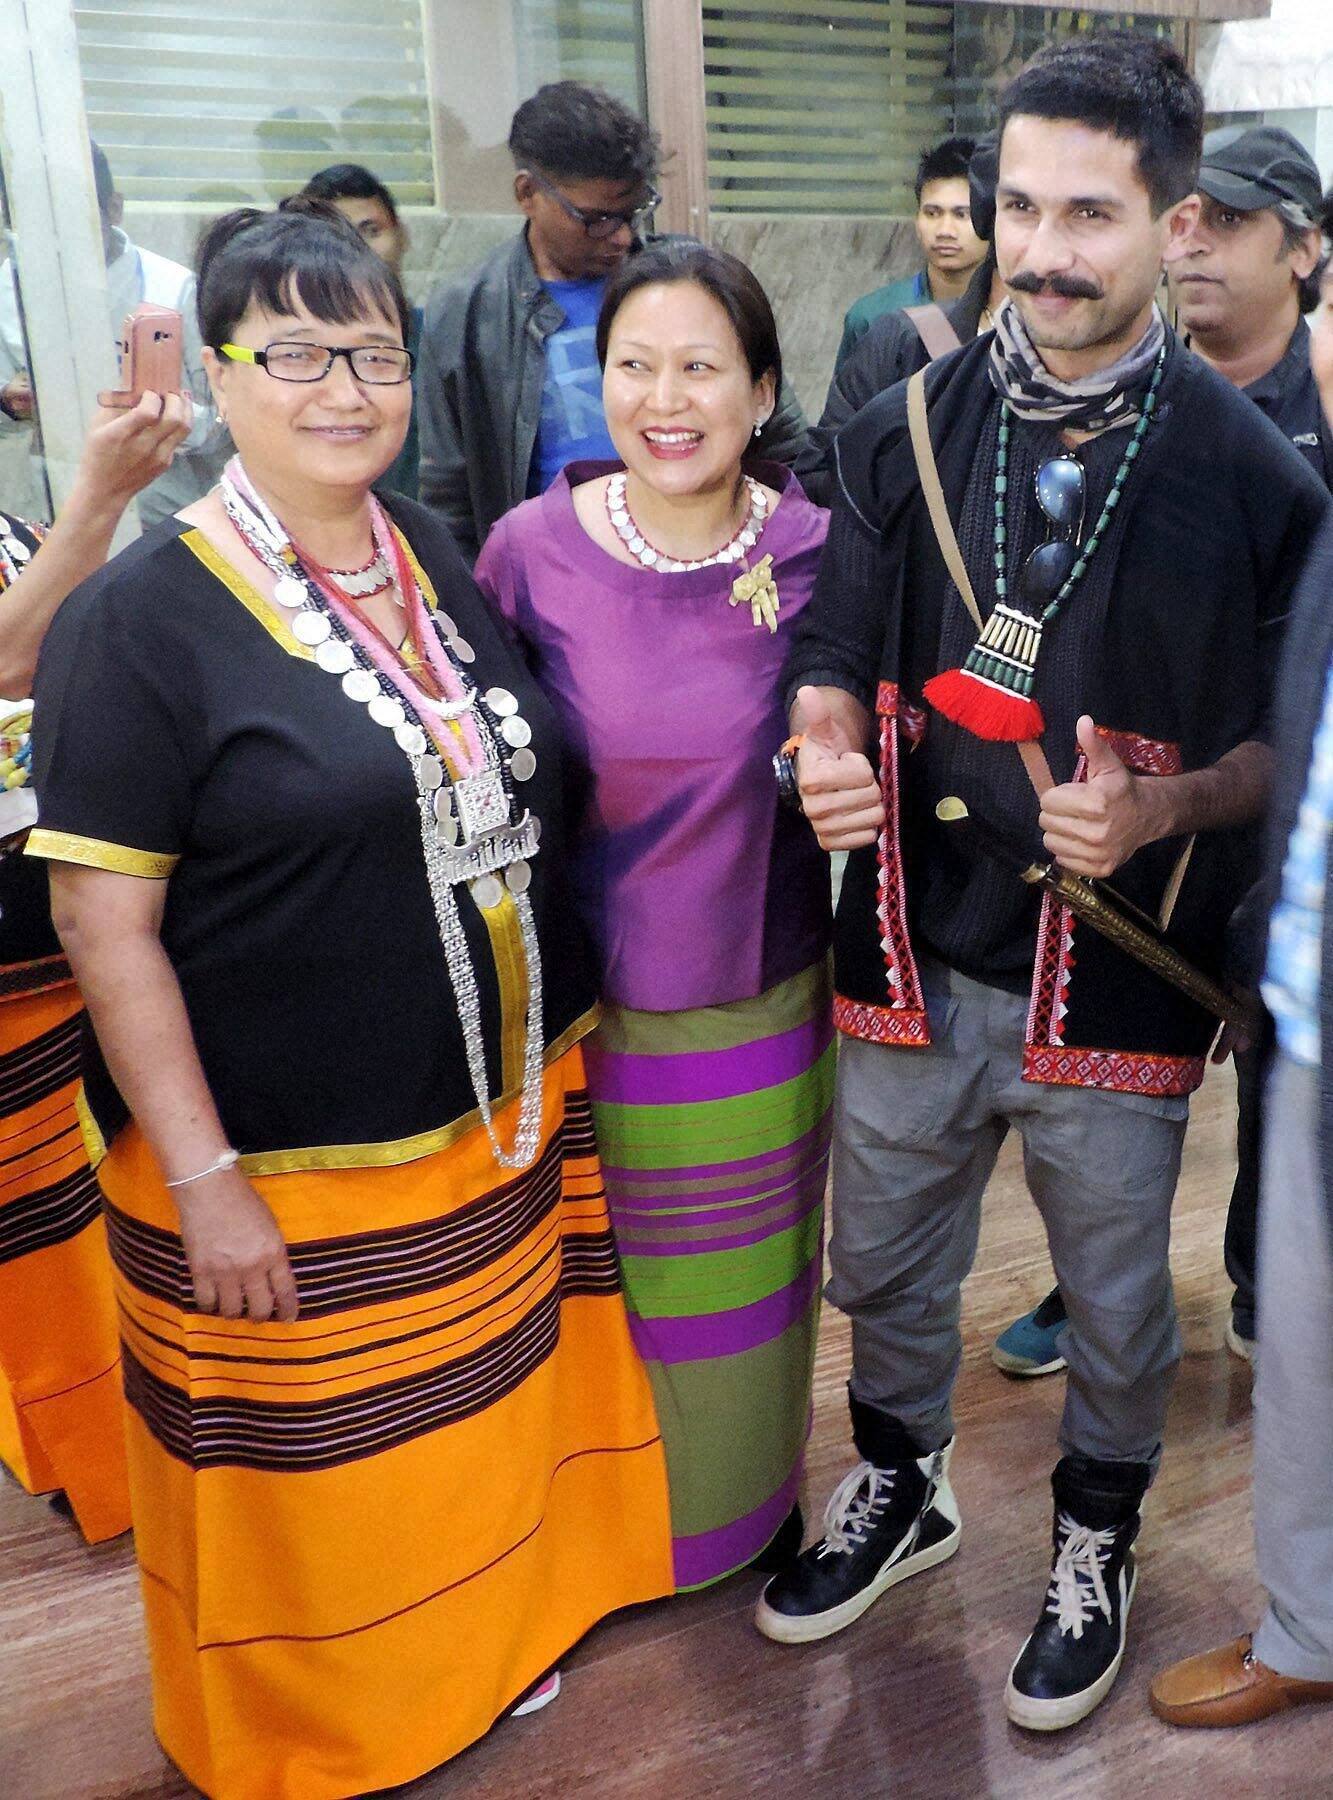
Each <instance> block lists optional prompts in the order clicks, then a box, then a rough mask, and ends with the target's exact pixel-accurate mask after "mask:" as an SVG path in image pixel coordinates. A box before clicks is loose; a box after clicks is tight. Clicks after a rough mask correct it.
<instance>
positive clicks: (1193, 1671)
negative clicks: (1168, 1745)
mask: <svg viewBox="0 0 1333 1800" xmlns="http://www.w3.org/2000/svg"><path fill="white" fill-rule="evenodd" d="M1150 1698H1151V1700H1152V1709H1153V1711H1154V1712H1155V1713H1156V1714H1157V1717H1158V1718H1159V1719H1165V1720H1166V1723H1167V1724H1168V1725H1214V1726H1217V1725H1252V1724H1253V1723H1254V1721H1255V1720H1256V1719H1267V1718H1270V1717H1271V1716H1272V1714H1273V1713H1278V1712H1285V1711H1286V1710H1287V1708H1288V1707H1292V1706H1314V1705H1318V1704H1319V1703H1320V1702H1321V1701H1333V1681H1298V1680H1297V1678H1296V1677H1295V1676H1294V1675H1279V1674H1278V1672H1277V1670H1276V1669H1270V1668H1268V1667H1267V1665H1266V1664H1264V1663H1261V1662H1260V1661H1259V1659H1258V1657H1257V1656H1256V1655H1255V1654H1254V1651H1253V1650H1252V1649H1251V1648H1250V1640H1249V1638H1248V1637H1241V1638H1237V1639H1236V1641H1235V1643H1234V1644H1225V1645H1223V1647H1222V1648H1221V1649H1220V1650H1208V1651H1205V1653H1204V1654H1203V1655H1202V1656H1189V1657H1186V1659H1185V1661H1184V1662H1178V1663H1175V1664H1173V1666H1172V1667H1171V1668H1169V1669H1163V1670H1162V1673H1161V1674H1160V1675H1159V1676H1158V1677H1157V1678H1156V1680H1155V1681H1154V1682H1153V1684H1152V1689H1151V1693H1150Z"/></svg>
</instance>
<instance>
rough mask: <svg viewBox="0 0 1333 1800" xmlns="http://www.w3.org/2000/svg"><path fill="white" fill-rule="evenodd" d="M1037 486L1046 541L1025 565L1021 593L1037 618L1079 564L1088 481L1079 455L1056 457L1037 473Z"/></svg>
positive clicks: (1035, 480) (1028, 607) (1028, 609)
mask: <svg viewBox="0 0 1333 1800" xmlns="http://www.w3.org/2000/svg"><path fill="white" fill-rule="evenodd" d="M1034 485H1035V487H1036V490H1037V505H1038V506H1039V507H1040V508H1041V510H1042V512H1043V513H1044V514H1045V516H1046V525H1047V538H1046V542H1045V543H1044V544H1039V545H1038V546H1037V548H1036V549H1035V550H1034V551H1033V552H1032V554H1031V556H1029V557H1028V559H1027V561H1026V562H1025V563H1024V564H1023V572H1022V574H1021V575H1020V576H1019V578H1018V593H1019V598H1020V599H1021V601H1022V602H1023V605H1024V607H1025V608H1026V610H1027V611H1028V612H1030V613H1033V614H1034V615H1035V614H1039V613H1041V612H1042V611H1043V610H1044V609H1045V608H1046V607H1047V606H1049V605H1050V603H1051V601H1052V600H1054V598H1055V596H1056V595H1057V594H1058V593H1059V592H1060V589H1061V588H1062V587H1063V586H1064V584H1065V582H1066V581H1068V579H1069V577H1070V575H1071V573H1072V572H1073V568H1074V564H1075V563H1076V562H1077V561H1078V558H1079V538H1080V536H1081V535H1082V532H1083V512H1084V508H1085V506H1086V504H1087V497H1088V478H1087V475H1086V474H1085V472H1084V468H1083V464H1082V463H1081V462H1080V461H1079V460H1078V458H1077V457H1076V456H1053V457H1052V458H1051V459H1050V461H1049V462H1044V463H1043V464H1042V465H1041V467H1040V468H1039V469H1038V470H1037V473H1036V476H1035V478H1034Z"/></svg>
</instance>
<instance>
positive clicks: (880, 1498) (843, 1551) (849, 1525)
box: [820, 1462, 893, 1556]
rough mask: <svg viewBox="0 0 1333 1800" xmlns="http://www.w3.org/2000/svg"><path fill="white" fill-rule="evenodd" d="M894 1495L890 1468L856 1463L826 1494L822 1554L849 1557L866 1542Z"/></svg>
mask: <svg viewBox="0 0 1333 1800" xmlns="http://www.w3.org/2000/svg"><path fill="white" fill-rule="evenodd" d="M892 1496H893V1471H892V1470H891V1469H877V1468H876V1467H875V1465H874V1463H868V1462H863V1463H857V1465H856V1467H855V1468H854V1469H853V1470H851V1472H850V1473H849V1474H848V1475H847V1476H846V1478H845V1479H844V1480H842V1481H840V1482H839V1483H838V1485H837V1487H836V1488H834V1490H833V1492H832V1493H831V1494H830V1495H829V1503H828V1505H827V1506H826V1507H825V1508H824V1542H823V1544H822V1545H821V1547H820V1553H821V1555H824V1556H849V1555H850V1554H851V1552H852V1551H853V1550H859V1549H860V1547H861V1545H862V1544H864V1543H865V1541H866V1536H867V1534H868V1533H869V1532H870V1531H871V1530H873V1529H874V1527H875V1525H876V1524H878V1522H879V1515H880V1513H881V1512H882V1511H883V1510H884V1508H885V1507H886V1506H887V1505H888V1503H889V1501H890V1499H891V1498H892Z"/></svg>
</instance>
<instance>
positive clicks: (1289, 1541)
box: [1254, 1056, 1333, 1681]
mask: <svg viewBox="0 0 1333 1800" xmlns="http://www.w3.org/2000/svg"><path fill="white" fill-rule="evenodd" d="M1267 1098H1268V1115H1267V1118H1266V1119H1265V1121H1264V1173H1263V1199H1262V1203H1261V1206H1260V1211H1259V1238H1260V1243H1259V1369H1258V1374H1257V1377H1256V1380H1255V1388H1254V1531H1255V1541H1256V1545H1257V1549H1258V1557H1259V1575H1260V1578H1261V1580H1262V1581H1263V1584H1264V1586H1265V1587H1266V1588H1267V1589H1268V1593H1269V1604H1268V1611H1267V1613H1266V1614H1265V1616H1264V1619H1263V1622H1262V1624H1261V1625H1260V1626H1259V1629H1258V1631H1257V1632H1256V1633H1255V1636H1254V1650H1255V1654H1256V1656H1258V1658H1259V1660H1260V1662H1263V1663H1267V1664H1268V1667H1269V1668H1270V1669H1276V1670H1277V1671H1278V1673H1279V1674H1281V1675H1294V1676H1297V1677H1299V1678H1300V1679H1302V1680H1305V1681H1333V1244H1330V1241H1329V1227H1328V1203H1327V1200H1326V1198H1325V1195H1324V1184H1323V1178H1322V1176H1321V1175H1320V1172H1319V1149H1318V1142H1317V1137H1318V1107H1319V1078H1318V1075H1317V1073H1316V1071H1315V1070H1314V1069H1307V1068H1305V1067H1303V1066H1302V1065H1301V1064H1300V1063H1296V1062H1292V1061H1291V1060H1290V1059H1289V1058H1287V1057H1285V1056H1279V1057H1278V1059H1277V1062H1276V1064H1275V1065H1274V1068H1273V1072H1272V1075H1271V1077H1270V1079H1269V1086H1268V1096H1267Z"/></svg>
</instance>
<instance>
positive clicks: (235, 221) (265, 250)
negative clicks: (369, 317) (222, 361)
mask: <svg viewBox="0 0 1333 1800" xmlns="http://www.w3.org/2000/svg"><path fill="white" fill-rule="evenodd" d="M198 275H199V292H198V299H197V306H198V313H199V335H200V337H201V338H202V339H203V341H204V343H206V344H209V345H211V346H212V348H213V349H214V350H220V349H221V347H222V345H223V344H225V343H226V342H227V340H228V339H229V338H230V336H231V334H232V332H233V331H234V330H235V329H236V325H237V322H238V321H239V320H240V319H242V318H243V317H244V316H245V313H246V310H247V308H248V307H249V306H250V303H251V302H252V301H258V303H259V304H260V306H262V307H264V308H265V310H266V311H268V312H272V313H290V312H292V311H293V310H294V307H295V305H296V303H297V301H298V299H299V301H300V303H301V304H302V305H304V306H305V307H307V308H308V309H309V310H310V311H311V312H312V313H314V315H315V317H316V318H317V319H323V320H324V321H325V322H326V323H327V324H330V325H350V324H353V323H354V322H356V321H357V320H360V319H364V318H365V317H366V314H367V311H368V310H369V309H370V308H372V307H378V308H379V309H380V310H381V311H383V312H384V313H385V314H386V315H387V317H389V318H391V319H394V318H396V319H397V320H398V323H399V325H400V327H401V328H402V333H403V342H404V343H406V342H407V328H408V319H409V312H408V304H407V296H406V294H404V292H403V284H402V282H401V281H399V279H398V277H397V275H395V274H394V272H393V270H392V269H391V268H390V267H389V265H388V263H386V262H385V261H384V260H383V258H382V257H379V256H377V255H376V254H375V252H374V251H373V250H372V249H371V248H370V246H369V245H368V244H367V243H366V240H365V239H364V238H363V237H362V235H361V233H360V232H359V231H358V230H357V229H356V227H355V226H354V225H350V224H349V223H348V222H347V220H346V219H344V218H343V216H342V214H341V213H339V212H335V211H334V209H333V208H332V207H331V206H330V205H329V204H328V203H327V201H324V200H311V199H307V198H306V197H305V196H304V195H302V194H297V195H295V196H294V197H293V198H292V199H290V200H284V201H283V202H282V204H281V205H280V206H279V207H278V209H277V211H276V212H261V211H259V209H258V208H257V207H253V206H242V207H239V208H238V209H237V210H236V211H235V212H229V213H223V215H222V217H221V218H220V219H215V220H214V221H213V223H212V225H211V226H210V227H209V229H208V230H207V232H206V233H205V234H204V238H203V242H202V243H201V244H200V246H199V255H198Z"/></svg>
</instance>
